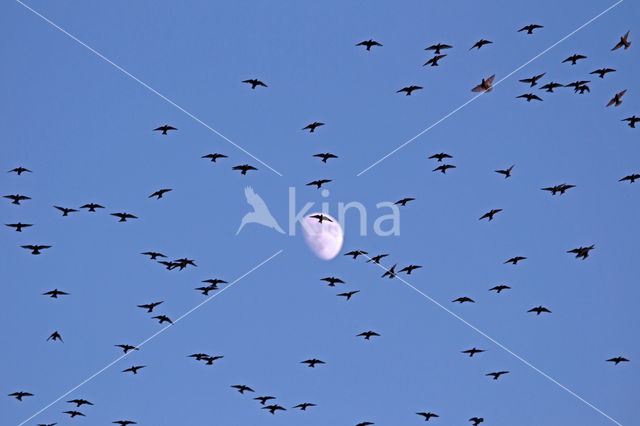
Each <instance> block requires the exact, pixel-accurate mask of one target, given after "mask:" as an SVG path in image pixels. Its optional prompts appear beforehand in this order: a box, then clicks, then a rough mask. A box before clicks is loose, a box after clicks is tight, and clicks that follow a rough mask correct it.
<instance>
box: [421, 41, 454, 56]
mask: <svg viewBox="0 0 640 426" xmlns="http://www.w3.org/2000/svg"><path fill="white" fill-rule="evenodd" d="M452 47H453V46H450V45H448V44H443V43H438V44H432V45H431V46H429V47H425V48H424V50H433V51H434V52H433V53H435V54H436V55H439V54H440V51H441V50H443V49H451V48H452Z"/></svg>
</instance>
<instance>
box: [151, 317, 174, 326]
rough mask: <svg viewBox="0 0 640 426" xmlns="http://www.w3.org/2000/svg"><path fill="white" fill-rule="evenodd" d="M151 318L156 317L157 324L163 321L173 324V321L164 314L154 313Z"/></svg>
mask: <svg viewBox="0 0 640 426" xmlns="http://www.w3.org/2000/svg"><path fill="white" fill-rule="evenodd" d="M151 318H153V319H157V320H158V324H163V323H165V322H168V323H169V324H171V325H173V321H171V319H170V318H169V317H168V316H166V315H156V316H155V317H151Z"/></svg>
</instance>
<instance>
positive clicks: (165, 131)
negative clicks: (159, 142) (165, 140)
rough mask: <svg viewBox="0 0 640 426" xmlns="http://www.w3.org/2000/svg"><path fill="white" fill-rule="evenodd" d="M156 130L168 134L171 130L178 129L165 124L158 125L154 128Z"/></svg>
mask: <svg viewBox="0 0 640 426" xmlns="http://www.w3.org/2000/svg"><path fill="white" fill-rule="evenodd" d="M153 130H154V131H161V132H162V134H163V135H166V134H167V132H168V131H169V130H178V129H176V128H175V127H172V126H169V125H168V124H165V125H164V126H160V127H157V128H155V129H153Z"/></svg>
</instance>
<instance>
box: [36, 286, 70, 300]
mask: <svg viewBox="0 0 640 426" xmlns="http://www.w3.org/2000/svg"><path fill="white" fill-rule="evenodd" d="M42 295H43V296H49V297H51V298H52V299H57V298H58V296H67V295H69V293H66V292H64V291H60V290H58V289H57V288H54V289H53V290H49V291H47V292H46V293H42Z"/></svg>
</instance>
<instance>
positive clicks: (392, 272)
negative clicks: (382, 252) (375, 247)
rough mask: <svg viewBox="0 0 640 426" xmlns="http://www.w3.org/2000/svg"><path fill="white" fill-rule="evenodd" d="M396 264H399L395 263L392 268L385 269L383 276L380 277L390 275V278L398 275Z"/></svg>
mask: <svg viewBox="0 0 640 426" xmlns="http://www.w3.org/2000/svg"><path fill="white" fill-rule="evenodd" d="M396 266H398V264H397V263H396V264H394V265H393V266H392V267H391V268H389V269H387V270H386V271H384V274H382V276H381V277H380V278H384V277H388V278H389V279H393V278H395V277H396Z"/></svg>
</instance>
